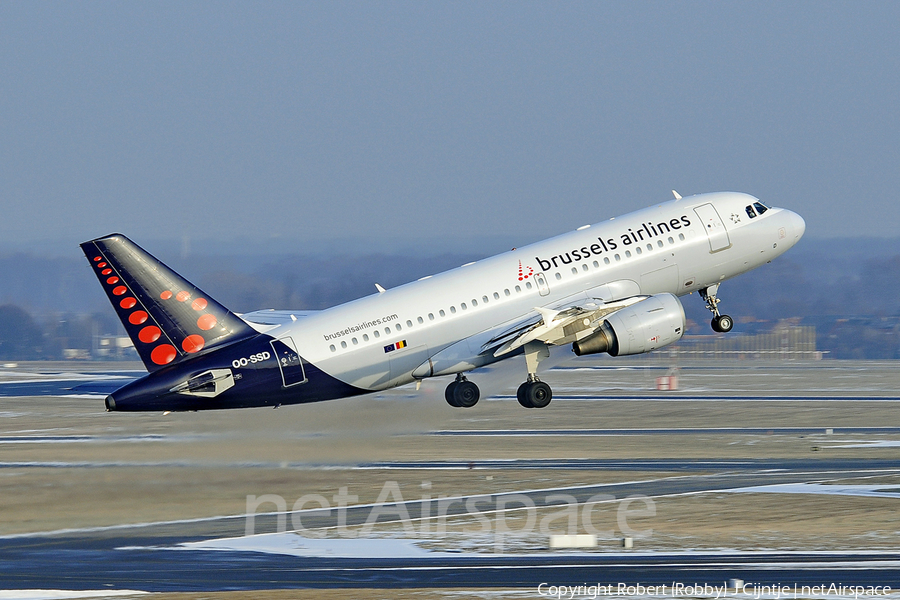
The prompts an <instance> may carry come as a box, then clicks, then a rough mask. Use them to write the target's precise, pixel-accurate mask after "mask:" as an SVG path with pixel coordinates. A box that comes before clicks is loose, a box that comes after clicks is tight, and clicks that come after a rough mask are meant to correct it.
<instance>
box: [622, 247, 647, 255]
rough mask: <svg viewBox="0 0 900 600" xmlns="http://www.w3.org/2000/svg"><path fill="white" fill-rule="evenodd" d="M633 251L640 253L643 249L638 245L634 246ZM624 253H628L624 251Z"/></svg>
mask: <svg viewBox="0 0 900 600" xmlns="http://www.w3.org/2000/svg"><path fill="white" fill-rule="evenodd" d="M634 251H635V252H637V253H638V254H641V253H642V252H643V250H641V247H640V246H638V247H637V248H635V249H634ZM625 254H628V253H627V252H626V253H625Z"/></svg>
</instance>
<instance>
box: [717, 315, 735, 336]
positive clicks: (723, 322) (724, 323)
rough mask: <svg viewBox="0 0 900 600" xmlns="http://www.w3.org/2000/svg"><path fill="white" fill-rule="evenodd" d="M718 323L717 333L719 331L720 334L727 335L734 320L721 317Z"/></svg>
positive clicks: (725, 316)
mask: <svg viewBox="0 0 900 600" xmlns="http://www.w3.org/2000/svg"><path fill="white" fill-rule="evenodd" d="M718 321H719V323H718V325H719V331H721V332H722V333H728V332H729V331H731V329H732V328H733V327H734V319H732V318H731V317H729V316H728V315H721V316H720V317H719V319H718Z"/></svg>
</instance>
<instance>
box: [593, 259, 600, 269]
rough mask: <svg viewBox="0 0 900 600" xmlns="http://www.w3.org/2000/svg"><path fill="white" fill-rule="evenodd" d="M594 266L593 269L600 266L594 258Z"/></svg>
mask: <svg viewBox="0 0 900 600" xmlns="http://www.w3.org/2000/svg"><path fill="white" fill-rule="evenodd" d="M594 268H595V269H599V268H600V263H598V262H597V261H596V260H595V261H594Z"/></svg>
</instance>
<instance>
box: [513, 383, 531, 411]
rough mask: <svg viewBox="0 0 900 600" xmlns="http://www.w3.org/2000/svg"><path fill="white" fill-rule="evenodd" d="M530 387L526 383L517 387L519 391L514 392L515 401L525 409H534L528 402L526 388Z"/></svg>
mask: <svg viewBox="0 0 900 600" xmlns="http://www.w3.org/2000/svg"><path fill="white" fill-rule="evenodd" d="M529 385H531V384H530V383H528V382H527V381H526V382H525V383H523V384H522V385H520V386H519V389H517V390H516V400H518V401H519V404H521V405H522V406H524V407H525V408H534V407H533V406H531V402H529V401H528V395H527V394H528V392H527V390H528V386H529Z"/></svg>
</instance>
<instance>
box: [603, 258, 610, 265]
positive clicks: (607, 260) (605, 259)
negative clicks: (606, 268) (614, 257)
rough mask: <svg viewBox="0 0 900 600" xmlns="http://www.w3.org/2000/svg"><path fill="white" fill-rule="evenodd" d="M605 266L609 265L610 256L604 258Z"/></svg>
mask: <svg viewBox="0 0 900 600" xmlns="http://www.w3.org/2000/svg"><path fill="white" fill-rule="evenodd" d="M603 264H605V265H608V264H609V257H608V256H604V257H603Z"/></svg>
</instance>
